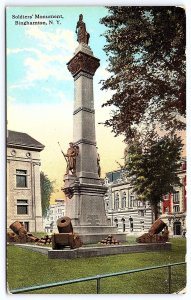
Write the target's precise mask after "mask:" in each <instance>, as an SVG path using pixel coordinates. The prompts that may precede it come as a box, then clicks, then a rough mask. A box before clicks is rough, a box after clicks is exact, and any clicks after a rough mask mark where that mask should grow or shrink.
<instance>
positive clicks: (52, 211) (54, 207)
mask: <svg viewBox="0 0 191 300" xmlns="http://www.w3.org/2000/svg"><path fill="white" fill-rule="evenodd" d="M64 215H65V201H64V199H56V200H55V203H54V204H51V205H50V206H49V209H48V211H47V216H46V217H45V218H44V219H43V228H44V231H45V232H47V233H52V232H58V228H57V223H56V222H57V220H58V219H59V218H61V217H63V216H64Z"/></svg>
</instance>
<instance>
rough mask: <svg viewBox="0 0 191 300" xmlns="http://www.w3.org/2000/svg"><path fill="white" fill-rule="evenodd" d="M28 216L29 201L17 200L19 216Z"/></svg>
mask: <svg viewBox="0 0 191 300" xmlns="http://www.w3.org/2000/svg"><path fill="white" fill-rule="evenodd" d="M27 214H28V200H17V215H27Z"/></svg>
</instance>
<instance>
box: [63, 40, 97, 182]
mask: <svg viewBox="0 0 191 300" xmlns="http://www.w3.org/2000/svg"><path fill="white" fill-rule="evenodd" d="M99 65H100V64H99V59H97V58H95V57H94V56H93V52H92V51H91V49H90V47H89V46H88V45H86V44H85V43H81V44H80V45H79V47H78V48H77V49H76V52H75V55H74V57H73V58H72V59H71V60H70V61H69V63H68V69H69V71H70V72H71V74H72V76H73V78H74V112H73V116H74V117H73V142H74V143H75V144H76V145H78V146H79V156H78V157H77V165H76V175H77V177H78V178H79V180H80V183H91V184H99V185H100V179H99V176H98V166H97V156H98V154H97V149H96V133H95V110H94V95H93V76H94V74H95V71H96V70H97V68H98V67H99Z"/></svg>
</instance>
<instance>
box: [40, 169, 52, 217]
mask: <svg viewBox="0 0 191 300" xmlns="http://www.w3.org/2000/svg"><path fill="white" fill-rule="evenodd" d="M40 187H41V205H42V216H43V217H46V215H47V210H48V207H49V204H50V196H51V194H52V193H53V191H54V181H50V179H49V178H48V176H47V175H45V174H44V172H40Z"/></svg>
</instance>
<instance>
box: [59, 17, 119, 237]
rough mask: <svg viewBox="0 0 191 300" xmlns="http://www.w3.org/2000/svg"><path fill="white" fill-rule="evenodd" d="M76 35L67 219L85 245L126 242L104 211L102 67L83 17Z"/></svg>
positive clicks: (71, 65)
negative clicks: (96, 81) (110, 239)
mask: <svg viewBox="0 0 191 300" xmlns="http://www.w3.org/2000/svg"><path fill="white" fill-rule="evenodd" d="M76 33H77V40H78V42H79V46H78V47H77V49H76V51H75V53H74V57H73V58H72V59H71V60H70V61H69V62H68V63H67V66H68V70H69V71H70V72H71V74H72V76H73V78H74V112H73V142H71V143H70V144H69V149H68V151H67V154H66V155H65V156H66V157H67V161H68V163H67V170H66V175H65V176H64V187H63V188H62V190H63V191H64V193H65V195H66V197H67V199H66V215H67V216H68V217H70V218H71V219H72V223H73V225H74V226H73V227H74V231H75V232H77V233H78V234H79V235H80V236H81V238H82V240H83V242H84V243H92V242H98V241H100V240H101V239H102V238H104V237H106V236H107V234H112V235H114V236H115V235H116V237H117V238H120V240H121V239H123V240H124V234H120V236H119V234H116V227H113V226H110V222H109V223H108V219H107V217H106V213H105V208H104V194H105V192H106V190H107V188H106V187H104V186H103V185H102V181H101V180H100V177H99V159H98V153H97V148H96V134H95V110H94V95H93V76H94V74H95V72H96V70H97V68H98V67H99V65H100V63H99V59H98V58H96V57H94V56H93V52H92V51H91V49H90V47H89V46H88V41H89V38H90V35H89V33H88V32H87V31H86V26H85V23H84V22H83V16H82V15H80V16H79V21H78V22H77V26H76Z"/></svg>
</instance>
